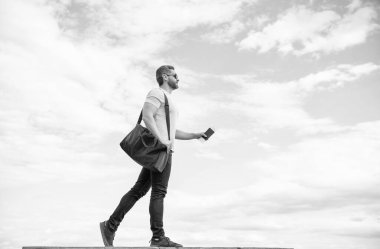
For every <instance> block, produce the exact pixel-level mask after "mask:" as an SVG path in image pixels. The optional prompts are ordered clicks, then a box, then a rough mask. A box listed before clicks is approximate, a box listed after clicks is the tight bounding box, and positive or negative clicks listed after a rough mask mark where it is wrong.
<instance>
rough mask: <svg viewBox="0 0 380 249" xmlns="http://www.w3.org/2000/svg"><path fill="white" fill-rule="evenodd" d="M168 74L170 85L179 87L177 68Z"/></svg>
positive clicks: (175, 87) (174, 87)
mask: <svg viewBox="0 0 380 249" xmlns="http://www.w3.org/2000/svg"><path fill="white" fill-rule="evenodd" d="M167 76H168V85H169V86H170V87H171V88H172V89H173V90H175V89H178V81H179V79H178V76H177V73H176V72H175V70H170V74H167Z"/></svg>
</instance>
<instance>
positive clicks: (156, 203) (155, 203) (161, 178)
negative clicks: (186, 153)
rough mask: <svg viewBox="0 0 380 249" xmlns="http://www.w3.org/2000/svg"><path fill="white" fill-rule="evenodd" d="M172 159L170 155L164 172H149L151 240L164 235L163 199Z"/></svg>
mask: <svg viewBox="0 0 380 249" xmlns="http://www.w3.org/2000/svg"><path fill="white" fill-rule="evenodd" d="M171 161H172V157H171V154H170V157H169V160H168V163H167V164H166V166H165V168H164V170H163V171H162V172H161V173H160V172H153V171H152V172H151V173H150V174H151V181H152V193H151V196H150V203H149V214H150V229H151V230H152V232H153V238H159V237H162V236H164V235H165V232H164V229H163V215H164V198H165V195H166V193H167V188H168V182H169V177H170V171H171V165H172V163H171Z"/></svg>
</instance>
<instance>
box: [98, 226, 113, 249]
mask: <svg viewBox="0 0 380 249" xmlns="http://www.w3.org/2000/svg"><path fill="white" fill-rule="evenodd" d="M106 222H107V221H103V222H100V232H101V234H102V239H103V243H104V246H113V239H114V238H115V232H112V231H110V230H109V229H108V228H107V226H106Z"/></svg>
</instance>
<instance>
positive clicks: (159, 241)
mask: <svg viewBox="0 0 380 249" xmlns="http://www.w3.org/2000/svg"><path fill="white" fill-rule="evenodd" d="M150 246H151V247H183V246H182V245H181V244H178V243H175V242H173V241H171V240H170V239H169V238H168V237H165V236H162V237H160V238H152V240H151V241H150Z"/></svg>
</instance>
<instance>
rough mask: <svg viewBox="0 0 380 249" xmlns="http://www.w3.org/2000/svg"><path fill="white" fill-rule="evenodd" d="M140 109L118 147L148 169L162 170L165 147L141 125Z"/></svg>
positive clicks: (166, 114)
mask: <svg viewBox="0 0 380 249" xmlns="http://www.w3.org/2000/svg"><path fill="white" fill-rule="evenodd" d="M164 97H165V116H166V126H167V130H168V139H169V140H170V116H169V115H170V114H169V103H168V98H167V97H166V95H165V93H164ZM142 113H143V111H142V110H141V113H140V117H139V119H138V121H137V124H136V126H135V128H134V129H133V130H132V131H131V132H129V134H128V135H127V136H126V137H125V138H124V139H123V140H122V141H121V142H120V147H121V148H122V149H123V150H124V151H125V152H126V153H127V154H128V155H129V156H130V157H131V158H132V159H133V160H134V161H135V162H136V163H138V164H140V165H141V166H143V167H144V168H147V169H149V170H153V171H158V172H162V171H163V170H164V168H165V166H166V163H167V162H168V159H169V156H170V155H169V153H171V152H169V153H168V152H167V147H166V145H164V144H163V143H161V142H160V141H159V140H158V139H157V138H156V137H155V136H154V135H153V134H152V133H151V132H150V130H149V129H147V128H145V127H143V126H142V125H141V124H140V123H141V120H142Z"/></svg>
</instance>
